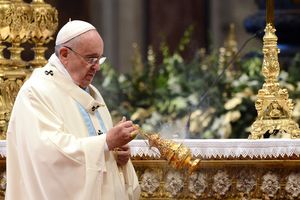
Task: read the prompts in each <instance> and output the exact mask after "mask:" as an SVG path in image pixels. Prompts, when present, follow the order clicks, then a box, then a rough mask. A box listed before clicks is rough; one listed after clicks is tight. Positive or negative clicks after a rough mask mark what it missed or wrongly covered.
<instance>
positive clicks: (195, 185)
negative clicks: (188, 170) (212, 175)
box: [188, 172, 207, 197]
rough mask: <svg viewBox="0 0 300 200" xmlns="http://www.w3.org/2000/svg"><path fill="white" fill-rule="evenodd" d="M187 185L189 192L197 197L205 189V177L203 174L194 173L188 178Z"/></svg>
mask: <svg viewBox="0 0 300 200" xmlns="http://www.w3.org/2000/svg"><path fill="white" fill-rule="evenodd" d="M188 184H189V185H188V188H189V191H190V192H192V193H194V194H195V195H196V196H197V197H199V196H201V195H202V193H203V192H204V191H205V189H206V188H207V181H206V176H205V175H204V173H197V172H194V173H192V175H191V176H190V178H189V183H188Z"/></svg>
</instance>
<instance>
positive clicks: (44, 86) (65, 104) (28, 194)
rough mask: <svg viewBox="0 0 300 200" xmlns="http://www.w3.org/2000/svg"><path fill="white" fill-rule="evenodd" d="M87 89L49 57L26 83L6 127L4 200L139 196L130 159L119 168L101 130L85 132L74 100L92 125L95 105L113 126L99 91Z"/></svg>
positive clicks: (90, 199)
mask: <svg viewBox="0 0 300 200" xmlns="http://www.w3.org/2000/svg"><path fill="white" fill-rule="evenodd" d="M89 90H90V94H91V95H90V94H88V93H87V92H85V91H84V90H83V89H81V88H80V87H78V86H77V85H76V84H74V83H73V82H72V80H70V79H68V78H67V77H66V76H65V75H63V73H61V72H60V71H59V70H57V67H55V66H54V65H53V63H52V64H51V62H50V63H48V64H47V65H46V66H45V67H43V68H40V69H36V70H34V72H33V74H32V75H31V77H30V79H28V80H27V81H26V82H25V83H24V85H23V86H22V88H21V90H20V92H19V94H18V96H17V98H16V101H15V104H14V108H13V111H12V115H11V119H10V122H9V128H8V132H7V161H6V162H7V166H6V167H7V168H6V169H7V190H6V199H7V200H23V199H26V200H100V199H102V200H103V199H104V200H127V199H128V200H129V199H138V198H139V193H140V187H139V183H138V179H137V176H136V173H135V171H134V168H133V166H132V163H131V161H129V162H128V163H127V164H126V165H125V166H123V167H121V168H119V167H118V166H117V164H116V161H115V158H114V156H113V153H112V152H110V151H107V150H105V145H106V138H105V135H99V136H92V137H88V129H87V127H86V124H85V122H84V120H83V116H82V115H81V113H80V111H79V109H78V103H79V104H80V105H81V106H83V107H84V108H85V110H86V111H88V113H89V116H90V118H91V121H92V122H93V125H94V127H95V129H96V130H97V129H98V127H99V124H97V120H95V119H96V118H95V110H98V112H99V114H100V116H101V118H102V119H103V121H104V124H105V126H106V129H107V130H109V129H110V128H111V127H112V121H111V117H110V114H109V112H108V109H107V107H106V106H105V103H104V101H103V99H102V97H101V95H100V93H99V92H98V91H97V89H95V88H94V87H93V86H91V85H90V86H89ZM98 106H100V107H98ZM97 107H98V108H97ZM95 108H96V109H95Z"/></svg>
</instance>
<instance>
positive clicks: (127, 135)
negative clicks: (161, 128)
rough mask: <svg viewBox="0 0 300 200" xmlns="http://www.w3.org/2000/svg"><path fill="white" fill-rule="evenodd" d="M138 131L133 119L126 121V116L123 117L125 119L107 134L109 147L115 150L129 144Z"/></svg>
mask: <svg viewBox="0 0 300 200" xmlns="http://www.w3.org/2000/svg"><path fill="white" fill-rule="evenodd" d="M134 131H135V132H134ZM136 131H137V126H135V125H134V124H133V123H132V121H126V118H125V117H123V119H122V120H121V121H120V122H119V123H118V124H117V125H116V126H114V127H113V128H111V129H110V130H109V131H108V133H107V134H106V143H107V146H108V149H109V150H114V149H115V148H118V147H122V146H123V145H125V144H127V143H128V142H130V141H131V140H132V139H134V137H132V136H135V135H136ZM132 133H134V134H132Z"/></svg>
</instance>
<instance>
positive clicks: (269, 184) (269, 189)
mask: <svg viewBox="0 0 300 200" xmlns="http://www.w3.org/2000/svg"><path fill="white" fill-rule="evenodd" d="M262 180H263V182H262V185H261V187H260V189H261V190H262V191H263V193H265V195H266V196H268V197H274V196H275V194H276V193H277V191H278V190H279V189H280V184H279V180H278V176H277V175H276V174H274V173H272V172H268V173H267V174H265V175H264V176H263V177H262Z"/></svg>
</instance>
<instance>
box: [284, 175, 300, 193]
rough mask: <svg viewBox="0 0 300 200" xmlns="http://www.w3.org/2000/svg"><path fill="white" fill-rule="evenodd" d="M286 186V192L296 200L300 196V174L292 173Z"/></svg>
mask: <svg viewBox="0 0 300 200" xmlns="http://www.w3.org/2000/svg"><path fill="white" fill-rule="evenodd" d="M287 178H288V180H287V182H286V185H285V191H286V192H287V193H289V194H290V195H291V196H292V197H294V198H296V197H298V196H299V194H300V173H291V174H290V175H289V176H288V177H287Z"/></svg>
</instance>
